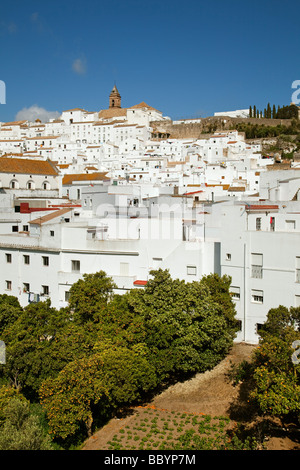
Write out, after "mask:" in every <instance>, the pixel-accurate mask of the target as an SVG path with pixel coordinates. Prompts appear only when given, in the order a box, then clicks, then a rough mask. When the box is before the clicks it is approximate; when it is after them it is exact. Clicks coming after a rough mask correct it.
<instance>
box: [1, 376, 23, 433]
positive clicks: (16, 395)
mask: <svg viewBox="0 0 300 470" xmlns="http://www.w3.org/2000/svg"><path fill="white" fill-rule="evenodd" d="M13 399H18V400H19V401H22V400H23V401H26V398H25V397H24V396H23V395H22V394H21V393H20V392H19V391H18V390H16V389H15V388H13V387H10V386H8V385H2V386H1V387H0V426H1V425H2V424H3V423H4V421H5V413H4V412H5V409H6V408H7V406H8V405H9V403H10V401H11V400H13Z"/></svg>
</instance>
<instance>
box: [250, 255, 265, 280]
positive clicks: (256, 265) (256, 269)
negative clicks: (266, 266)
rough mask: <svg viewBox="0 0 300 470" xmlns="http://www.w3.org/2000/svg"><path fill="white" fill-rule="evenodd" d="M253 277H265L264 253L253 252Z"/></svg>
mask: <svg viewBox="0 0 300 470" xmlns="http://www.w3.org/2000/svg"><path fill="white" fill-rule="evenodd" d="M251 277H253V278H254V279H262V277H263V255H262V254H261V253H251Z"/></svg>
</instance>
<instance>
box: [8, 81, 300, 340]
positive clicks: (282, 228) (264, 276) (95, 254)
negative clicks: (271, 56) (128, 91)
mask: <svg viewBox="0 0 300 470" xmlns="http://www.w3.org/2000/svg"><path fill="white" fill-rule="evenodd" d="M243 112H244V113H245V112H246V110H243ZM243 117H245V115H243ZM224 118H226V119H227V118H228V113H227V114H226V113H224ZM200 121H201V119H197V120H194V121H193V120H186V121H185V120H181V121H178V122H175V121H174V122H172V121H171V119H170V118H169V117H167V116H164V115H163V113H162V112H161V111H159V110H157V109H155V108H153V107H152V106H150V105H148V104H146V103H145V102H141V103H138V104H136V105H133V106H131V107H129V108H123V107H122V106H121V95H120V93H119V91H118V89H117V87H116V86H114V87H113V89H112V91H111V93H110V94H109V97H108V107H107V109H102V110H100V111H96V112H95V111H86V110H84V109H81V108H74V109H69V110H65V111H63V112H62V113H61V116H60V118H59V119H52V120H50V121H49V122H45V123H42V122H41V121H39V120H37V121H35V122H29V121H26V120H23V121H14V122H6V123H1V127H0V210H1V214H0V260H1V266H2V269H1V274H0V294H8V295H13V296H16V297H17V298H18V300H19V302H20V304H21V305H22V306H26V305H28V304H29V303H31V302H38V301H42V300H45V299H48V298H50V299H51V304H52V305H53V306H54V307H56V308H61V307H64V306H66V305H67V304H68V298H69V291H70V287H71V286H72V284H73V283H74V282H76V281H77V280H78V279H80V278H81V277H82V276H83V275H84V274H85V273H95V272H97V271H100V270H103V271H105V272H106V273H107V275H108V276H110V277H111V278H112V279H113V281H114V282H115V284H116V285H117V290H118V293H125V292H126V291H128V290H130V289H132V288H139V289H143V288H144V286H145V285H146V284H147V281H148V280H149V279H150V278H151V271H152V270H157V269H160V268H161V269H164V270H165V269H168V270H169V272H170V274H171V276H172V278H178V279H183V280H185V281H187V282H193V281H194V280H199V279H201V277H202V276H204V275H207V274H210V273H216V274H218V275H220V276H223V275H227V276H230V277H231V295H232V299H233V301H234V302H235V306H236V312H237V319H238V320H239V332H238V333H237V336H236V341H237V342H247V343H251V344H252V343H253V344H257V343H258V340H259V330H260V328H261V326H262V325H263V323H264V322H265V320H266V318H267V313H268V311H269V310H270V309H271V308H274V307H278V306H279V305H284V306H287V307H290V306H300V248H299V246H300V245H299V236H300V192H299V191H300V173H299V162H297V157H295V158H294V159H293V161H291V162H290V164H289V165H285V164H284V163H283V162H281V160H280V158H279V159H278V157H276V155H274V154H273V155H271V154H270V155H265V154H264V153H263V152H262V144H261V142H259V141H258V140H257V141H253V142H249V140H248V139H246V138H245V135H244V134H243V133H241V132H238V131H237V130H235V129H225V128H224V129H223V130H216V131H215V132H211V133H210V134H207V133H206V134H203V135H199V136H197V137H190V136H189V134H188V133H187V136H185V137H184V136H183V137H182V138H178V137H174V136H172V133H170V132H169V127H170V126H169V125H170V123H172V125H173V127H176V125H177V126H187V127H188V126H189V125H194V123H195V122H198V123H199V122H200ZM224 127H225V126H224Z"/></svg>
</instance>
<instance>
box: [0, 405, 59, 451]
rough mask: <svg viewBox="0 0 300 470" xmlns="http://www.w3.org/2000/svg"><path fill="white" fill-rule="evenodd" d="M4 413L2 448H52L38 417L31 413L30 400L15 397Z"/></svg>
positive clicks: (0, 432) (0, 440)
mask: <svg viewBox="0 0 300 470" xmlns="http://www.w3.org/2000/svg"><path fill="white" fill-rule="evenodd" d="M4 415H5V422H4V424H3V425H2V426H1V428H0V450H51V448H52V446H51V440H50V438H49V436H48V435H45V433H44V431H43V429H42V427H41V426H40V424H39V421H38V418H37V417H36V416H34V415H31V414H30V407H29V403H28V402H26V401H22V400H19V399H16V398H13V399H12V400H10V402H9V404H8V405H7V406H6V408H5V410H4Z"/></svg>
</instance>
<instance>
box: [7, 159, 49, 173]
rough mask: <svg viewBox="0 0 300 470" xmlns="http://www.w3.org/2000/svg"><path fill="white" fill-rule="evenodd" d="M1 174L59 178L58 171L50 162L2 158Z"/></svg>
mask: <svg viewBox="0 0 300 470" xmlns="http://www.w3.org/2000/svg"><path fill="white" fill-rule="evenodd" d="M0 173H18V174H23V175H26V174H29V175H31V174H33V175H49V176H57V175H58V170H57V169H56V167H55V166H54V164H53V163H52V162H50V161H49V160H37V159H34V160H31V159H28V158H13V157H12V158H6V157H0Z"/></svg>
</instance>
